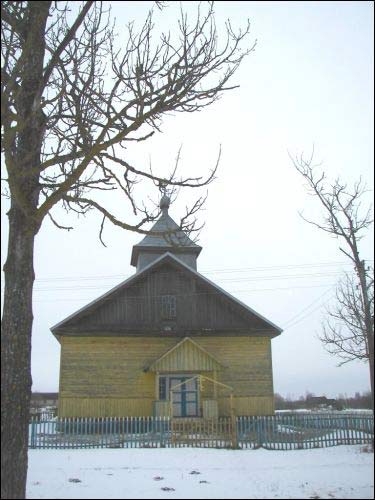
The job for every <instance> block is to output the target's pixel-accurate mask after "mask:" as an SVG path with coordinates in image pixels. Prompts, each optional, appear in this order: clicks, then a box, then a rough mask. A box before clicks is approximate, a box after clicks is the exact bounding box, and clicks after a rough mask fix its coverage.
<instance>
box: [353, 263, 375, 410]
mask: <svg viewBox="0 0 375 500" xmlns="http://www.w3.org/2000/svg"><path fill="white" fill-rule="evenodd" d="M357 267H358V269H357V270H358V277H359V282H360V287H361V295H362V300H363V310H364V313H365V314H364V321H365V329H366V344H367V351H368V357H369V365H370V384H371V400H372V410H373V411H374V320H373V318H372V317H371V308H370V301H369V298H368V286H367V277H366V265H365V261H364V260H360V261H359V262H358V265H357Z"/></svg>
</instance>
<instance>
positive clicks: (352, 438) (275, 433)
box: [29, 414, 374, 450]
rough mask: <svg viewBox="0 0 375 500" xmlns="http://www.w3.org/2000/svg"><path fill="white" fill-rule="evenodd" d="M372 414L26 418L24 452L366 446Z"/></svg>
mask: <svg viewBox="0 0 375 500" xmlns="http://www.w3.org/2000/svg"><path fill="white" fill-rule="evenodd" d="M373 440H374V419H373V415H368V414H366V415H358V414H354V415H350V414H345V415H337V414H332V415H328V414H302V415H298V414H293V415H285V414H282V415H273V416H248V417H235V418H234V419H233V418H230V417H220V418H216V419H199V418H198V419H197V418H195V419H177V418H174V419H171V418H169V417H122V418H60V419H59V418H50V419H46V420H42V421H40V420H37V419H31V421H30V425H29V448H43V449H45V448H53V449H72V448H79V449H82V448H158V447H162V448H165V447H179V446H193V447H208V448H259V447H263V448H268V449H275V450H292V449H303V448H320V447H326V446H336V445H340V444H372V443H373Z"/></svg>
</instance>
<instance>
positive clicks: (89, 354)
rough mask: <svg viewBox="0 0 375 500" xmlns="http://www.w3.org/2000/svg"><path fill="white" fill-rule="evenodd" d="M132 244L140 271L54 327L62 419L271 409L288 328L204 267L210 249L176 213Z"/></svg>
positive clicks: (164, 210)
mask: <svg viewBox="0 0 375 500" xmlns="http://www.w3.org/2000/svg"><path fill="white" fill-rule="evenodd" d="M160 206H161V216H160V218H159V219H158V220H157V221H156V223H155V224H154V226H153V227H152V231H158V232H161V231H171V230H172V231H173V230H176V232H175V233H172V236H167V237H162V236H154V235H147V236H146V237H145V238H143V240H142V241H140V242H139V243H138V244H136V245H134V246H133V250H132V254H131V264H132V265H133V266H134V267H135V268H136V271H135V273H134V274H133V275H132V276H131V277H130V278H128V279H127V280H125V281H123V282H122V283H120V284H119V285H117V286H116V287H114V288H113V289H112V290H110V291H109V292H107V293H105V294H104V295H102V296H101V297H99V298H98V299H96V300H94V301H93V302H91V303H90V304H88V305H87V306H85V307H83V308H82V309H80V310H79V311H77V312H75V313H74V314H72V315H71V316H69V317H68V318H66V319H64V320H63V321H61V322H60V323H58V324H57V325H55V326H54V327H52V328H51V331H52V333H53V334H54V336H55V337H56V339H57V340H58V341H59V343H60V345H61V358H60V382H59V384H60V385H59V402H58V414H59V416H60V417H125V416H153V415H155V416H157V415H161V416H163V415H170V414H173V416H174V417H212V416H225V415H229V414H230V412H231V408H232V410H234V413H235V414H236V415H272V414H273V413H274V393H273V379H272V358H271V340H272V338H274V337H275V336H277V335H279V334H280V333H281V331H282V330H281V329H280V328H279V327H278V326H276V325H275V324H273V323H272V322H271V321H269V320H268V319H266V318H264V317H263V316H261V315H260V314H258V313H257V312H256V311H254V310H253V309H251V308H250V307H249V306H247V305H245V304H244V303H242V302H241V301H239V300H237V299H236V298H235V297H233V296H232V295H230V294H229V293H227V292H226V291H225V290H223V289H222V288H220V287H219V286H217V285H216V284H215V283H213V282H212V281H211V280H209V279H207V278H206V277H205V276H203V275H202V274H200V273H199V272H198V270H197V260H198V257H199V254H200V252H201V250H202V248H201V247H200V246H198V245H196V244H195V243H194V242H193V241H192V240H191V239H190V238H189V237H188V236H187V235H186V234H185V233H184V232H182V231H181V230H179V226H178V225H177V224H176V223H175V222H174V220H173V219H172V218H171V217H170V215H169V213H168V209H169V198H168V197H167V196H166V195H164V196H163V197H162V199H161V202H160Z"/></svg>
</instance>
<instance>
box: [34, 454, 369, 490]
mask: <svg viewBox="0 0 375 500" xmlns="http://www.w3.org/2000/svg"><path fill="white" fill-rule="evenodd" d="M363 448H364V447H363V446H359V445H353V446H335V447H333V448H319V449H309V450H289V451H268V450H264V449H258V450H220V449H203V448H202V449H197V448H165V449H139V448H138V449H137V448H135V449H116V450H110V449H99V450H29V472H28V486H27V498H51V499H55V498H62V499H64V498H67V499H70V498H76V499H81V498H93V499H95V498H108V499H112V498H124V499H127V498H135V499H138V498H152V499H158V498H171V499H175V498H192V499H195V498H201V499H205V498H218V499H221V498H228V499H231V498H270V499H271V498H327V499H329V498H364V499H365V498H373V496H374V481H373V462H374V455H373V453H364V452H363V451H361V450H362V449H363Z"/></svg>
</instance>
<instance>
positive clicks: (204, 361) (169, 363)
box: [150, 339, 221, 372]
mask: <svg viewBox="0 0 375 500" xmlns="http://www.w3.org/2000/svg"><path fill="white" fill-rule="evenodd" d="M220 368H221V365H220V364H219V363H218V362H217V361H216V360H215V359H214V358H213V357H212V356H211V355H210V354H209V353H207V352H205V351H204V350H202V348H201V347H200V346H199V345H197V344H196V343H195V342H194V341H191V340H190V339H184V340H183V341H181V342H179V343H178V344H177V345H176V346H174V347H173V348H172V349H171V350H170V351H168V352H167V353H165V354H164V355H162V356H161V357H160V358H159V359H157V360H156V361H155V362H154V363H152V365H151V366H150V371H153V372H156V371H159V372H176V371H187V372H191V371H199V372H202V371H203V372H204V371H213V370H218V369H220Z"/></svg>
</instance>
